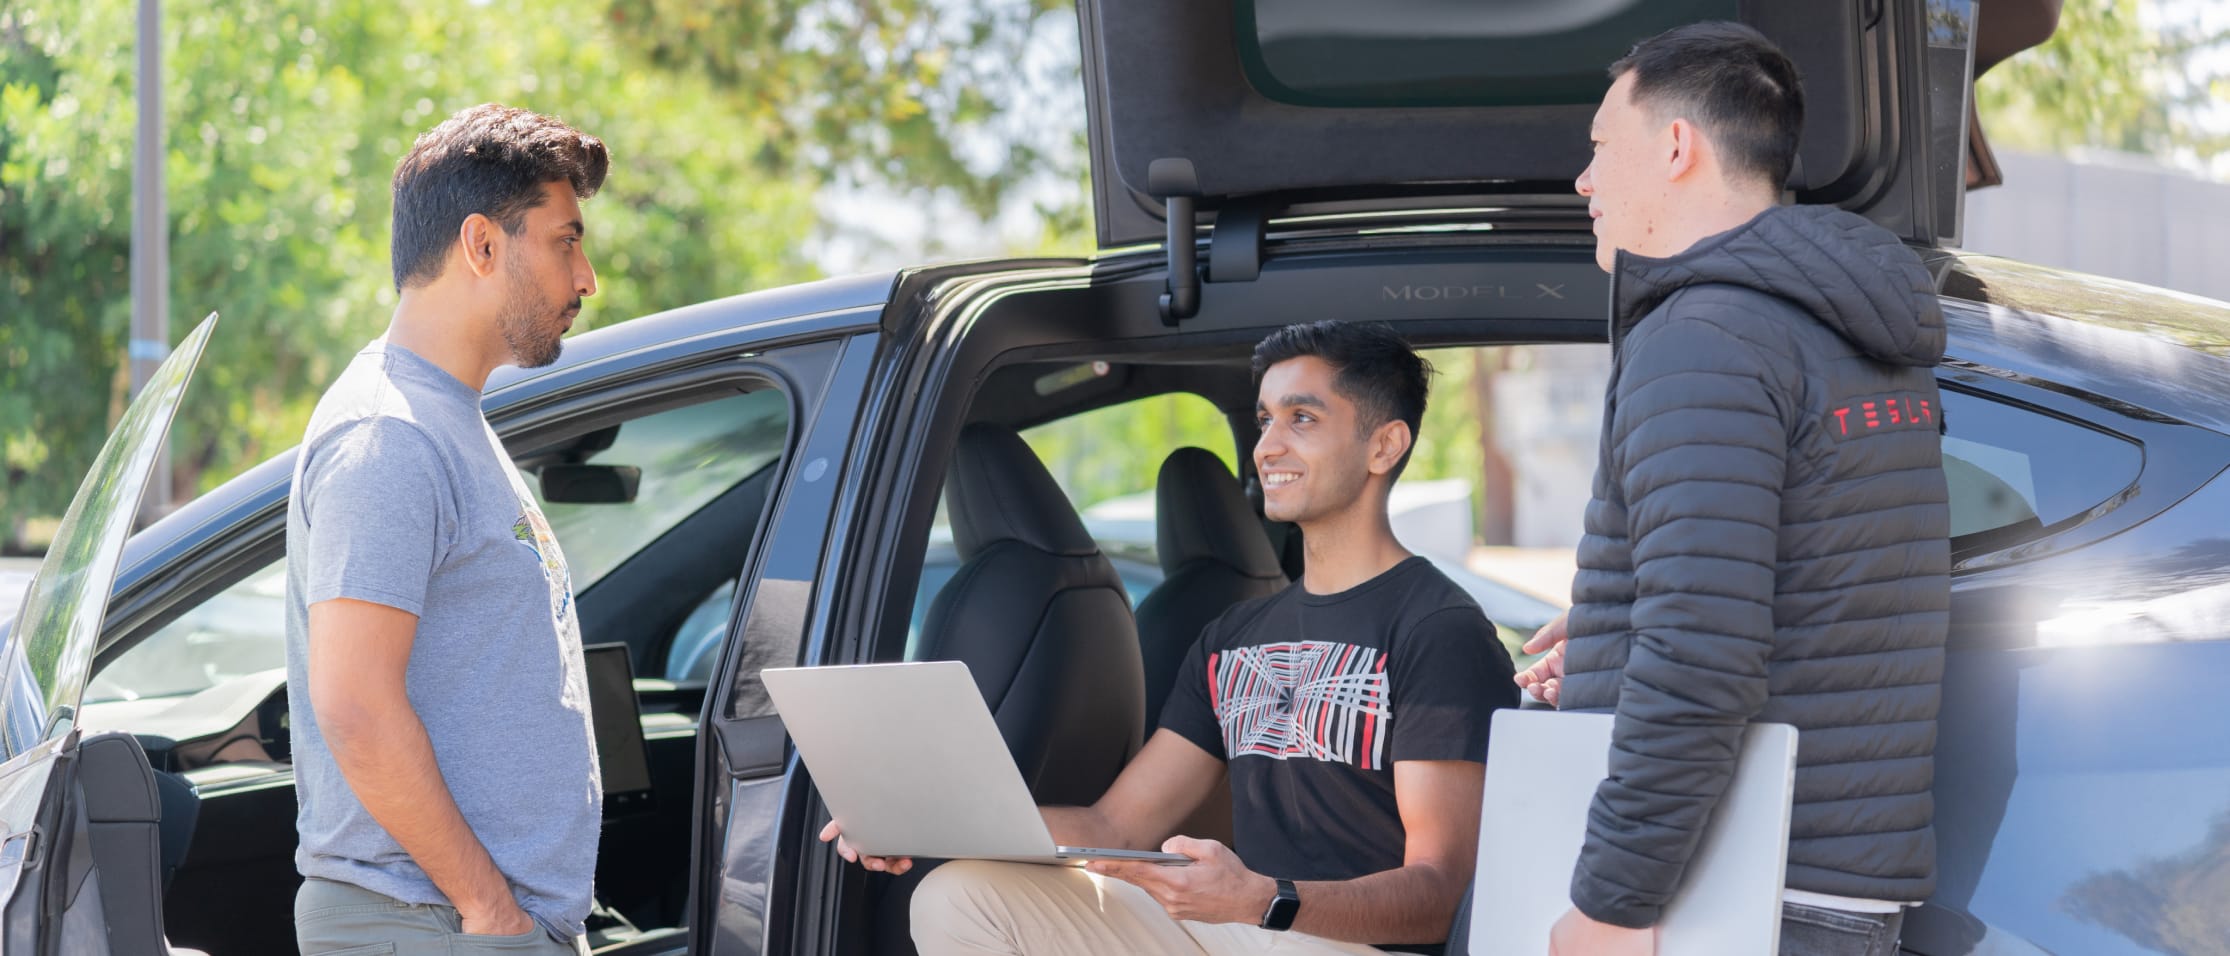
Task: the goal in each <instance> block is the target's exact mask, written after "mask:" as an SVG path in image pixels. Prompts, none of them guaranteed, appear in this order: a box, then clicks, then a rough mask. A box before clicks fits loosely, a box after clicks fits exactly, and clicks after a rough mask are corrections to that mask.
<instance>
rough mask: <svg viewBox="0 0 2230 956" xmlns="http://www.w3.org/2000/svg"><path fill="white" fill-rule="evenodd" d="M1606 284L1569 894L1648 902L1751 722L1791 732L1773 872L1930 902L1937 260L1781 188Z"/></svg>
mask: <svg viewBox="0 0 2230 956" xmlns="http://www.w3.org/2000/svg"><path fill="white" fill-rule="evenodd" d="M1612 299H1613V302H1612V318H1611V353H1612V361H1613V372H1612V378H1611V387H1610V393H1609V395H1608V396H1607V397H1606V399H1605V402H1606V404H1605V408H1604V416H1603V420H1604V424H1605V427H1604V434H1603V444H1602V461H1601V463H1600V465H1599V466H1598V468H1597V471H1596V477H1595V499H1594V501H1593V502H1592V503H1590V504H1589V505H1588V509H1587V534H1586V537H1585V538H1584V539H1583V540H1582V541H1581V542H1580V548H1579V574H1578V576H1577V577H1575V578H1574V579H1573V582H1572V600H1573V607H1572V614H1571V618H1570V625H1569V626H1570V631H1569V633H1570V635H1571V639H1570V643H1569V644H1568V645H1567V649H1566V655H1567V656H1566V665H1565V666H1566V676H1565V680H1564V685H1563V691H1562V698H1561V704H1560V705H1561V706H1562V707H1563V708H1564V709H1567V710H1595V711H1611V710H1615V711H1616V712H1617V714H1618V716H1619V719H1618V722H1617V729H1616V731H1615V732H1614V736H1613V742H1612V747H1611V756H1610V777H1609V779H1607V780H1605V781H1604V783H1603V785H1602V786H1601V788H1600V789H1599V790H1597V792H1596V796H1595V803H1594V805H1593V807H1592V808H1590V810H1589V815H1588V836H1587V844H1586V847H1585V849H1584V850H1583V851H1582V852H1581V855H1580V862H1579V866H1578V868H1577V870H1576V872H1575V873H1574V874H1573V877H1572V899H1573V902H1574V903H1575V904H1576V905H1577V906H1578V907H1579V908H1580V909H1581V910H1582V911H1583V912H1585V913H1587V914H1588V915H1589V916H1592V917H1594V918H1595V919H1598V920H1602V921H1604V922H1609V923H1615V924H1619V925H1624V926H1647V925H1651V924H1654V923H1655V922H1656V921H1657V918H1658V916H1659V914H1660V911H1661V910H1662V908H1663V906H1664V904H1665V902H1666V901H1667V899H1668V898H1669V897H1670V896H1671V895H1672V892H1673V889H1674V887H1675V885H1676V884H1677V883H1678V881H1679V879H1680V875H1681V871H1682V869H1683V868H1684V867H1685V866H1686V863H1687V860H1688V858H1689V856H1690V854H1691V853H1692V852H1693V851H1694V849H1695V845H1696V839H1697V836H1698V832H1699V828H1700V827H1701V826H1702V824H1703V821H1704V820H1705V818H1706V816H1707V815H1708V814H1709V813H1710V811H1711V808H1712V807H1713V805H1714V804H1715V803H1716V802H1717V800H1718V799H1719V796H1720V794H1721V793H1722V792H1723V791H1724V790H1725V788H1726V784H1727V780H1728V778H1729V775H1730V773H1731V772H1732V768H1733V761H1734V755H1735V753H1736V750H1737V747H1738V746H1739V742H1740V736H1741V732H1742V728H1743V725H1744V724H1745V723H1747V722H1749V721H1751V720H1761V721H1775V722H1781V723H1789V724H1794V725H1796V726H1797V728H1799V730H1800V733H1799V735H1798V741H1799V742H1798V755H1797V765H1798V769H1797V773H1796V806H1795V815H1794V817H1793V819H1792V821H1791V826H1790V841H1789V869H1788V885H1789V886H1790V887H1791V888H1794V889H1800V890H1808V891H1812V892H1816V893H1829V894H1834V895H1838V896H1848V897H1860V898H1870V899H1881V900H1891V901H1898V902H1904V901H1916V900H1921V899H1924V898H1925V897H1927V896H1928V894H1929V893H1930V892H1931V891H1933V889H1934V886H1935V856H1936V852H1935V836H1934V832H1933V830H1932V829H1931V819H1932V817H1933V815H1934V805H1933V802H1932V800H1931V797H1930V795H1929V786H1930V783H1931V781H1932V779H1933V777H1934V763H1933V753H1934V750H1935V742H1936V723H1935V721H1936V709H1937V704H1938V702H1939V699H1940V690H1939V682H1940V680H1941V678H1942V674H1943V643H1944V631H1945V626H1946V622H1947V620H1948V611H1949V608H1950V604H1951V593H1950V579H1949V576H1948V570H1949V566H1950V547H1949V543H1948V536H1949V533H1950V512H1949V508H1948V507H1947V505H1946V501H1945V498H1946V493H1945V489H1944V476H1943V460H1942V457H1941V455H1942V452H1941V448H1940V445H1939V440H1940V439H1939V434H1940V428H1941V422H1942V418H1943V413H1942V403H1941V401H1940V400H1939V398H1938V397H1937V393H1936V381H1935V376H1934V373H1933V372H1932V368H1933V367H1934V366H1935V365H1936V364H1937V363H1938V362H1940V361H1941V360H1942V359H1943V348H1944V323H1943V314H1942V312H1941V311H1940V310H1939V308H1938V306H1937V302H1936V297H1935V292H1934V288H1933V286H1932V285H1931V283H1930V282H1929V279H1928V275H1927V273H1926V271H1925V270H1924V269H1923V268H1922V267H1921V264H1920V261H1919V259H1918V258H1917V257H1916V256H1915V255H1914V254H1913V253H1912V252H1911V251H1910V250H1908V249H1906V248H1905V247H1904V246H1903V245H1901V244H1899V242H1898V241H1897V239H1896V237H1894V236H1892V235H1890V234H1889V233H1888V232H1886V231H1884V230H1882V229H1880V228H1878V227H1876V226H1874V225H1872V224H1871V223H1868V222H1867V221H1866V220H1864V219H1861V218H1859V217H1857V216H1854V215H1851V214H1850V213H1846V212H1842V211H1839V210H1834V209H1827V208H1820V207H1802V206H1796V207H1777V208H1774V209H1771V210H1768V211H1766V212H1765V213H1762V214H1760V215H1759V216H1758V217H1757V218H1755V219H1752V220H1751V221H1750V222H1748V223H1746V224H1744V225H1743V226H1741V227H1739V228H1736V229H1734V230H1732V231H1729V232H1726V233H1723V234H1720V235H1718V236H1715V237H1712V238H1710V239H1706V240H1704V241H1703V242H1701V243H1698V244H1697V246H1696V247H1695V248H1693V249H1691V250H1689V251H1688V252H1686V253H1683V254H1681V255H1679V256H1676V257H1673V258H1669V259H1647V258H1641V257H1633V256H1625V255H1621V256H1620V258H1619V261H1618V268H1617V270H1616V272H1615V275H1614V276H1613V280H1612Z"/></svg>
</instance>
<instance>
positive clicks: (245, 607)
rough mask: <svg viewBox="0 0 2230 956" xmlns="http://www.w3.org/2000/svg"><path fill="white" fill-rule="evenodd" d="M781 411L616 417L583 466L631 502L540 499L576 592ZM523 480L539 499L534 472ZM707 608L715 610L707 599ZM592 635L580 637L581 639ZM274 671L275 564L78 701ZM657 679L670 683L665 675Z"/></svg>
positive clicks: (750, 402) (710, 409) (714, 635)
mask: <svg viewBox="0 0 2230 956" xmlns="http://www.w3.org/2000/svg"><path fill="white" fill-rule="evenodd" d="M788 415H789V407H788V405H787V403H786V401H785V400H784V398H783V397H782V393H780V392H778V391H775V390H772V389H769V390H766V391H761V392H752V393H749V394H742V395H735V396H732V397H726V398H721V399H717V400H714V401H710V402H703V403H699V404H696V405H689V406H685V407H682V408H675V409H668V410H666V411H662V412H658V413H656V414H652V415H646V416H644V417H642V418H638V419H635V420H633V421H629V422H626V423H624V424H622V425H621V426H620V428H619V431H618V433H617V435H615V436H614V437H613V439H612V442H611V445H610V447H608V448H604V449H603V450H601V451H596V452H593V453H590V454H587V455H585V456H575V457H578V458H581V459H582V460H581V461H580V462H576V463H585V464H611V465H632V466H635V467H638V468H641V469H642V477H641V480H640V483H639V484H638V485H637V490H636V495H635V498H634V500H632V501H630V502H627V503H624V504H621V503H614V504H570V503H561V502H551V501H540V503H541V506H542V509H543V514H544V515H545V517H547V518H548V519H549V522H550V525H551V527H552V529H553V531H554V533H555V535H556V537H557V539H558V541H559V542H560V543H561V545H562V546H563V547H564V548H565V555H566V560H567V563H568V564H569V565H570V568H571V571H572V575H573V590H574V592H575V593H576V594H578V593H580V592H582V591H584V590H586V589H587V588H588V587H589V586H590V585H592V584H594V583H596V581H598V580H599V579H601V578H602V577H603V576H604V575H605V574H607V573H609V572H610V571H611V570H612V569H613V568H615V567H617V566H618V565H619V564H620V563H621V562H623V561H625V560H626V559H627V558H628V557H629V556H631V555H633V554H634V553H635V552H637V551H640V550H641V549H642V548H643V547H644V546H645V545H648V544H649V543H651V542H652V541H655V540H657V539H658V537H659V536H660V535H663V534H665V533H666V532H667V531H669V530H672V529H673V527H674V526H675V525H677V524H679V523H680V522H681V521H682V520H683V519H685V518H687V517H688V516H689V515H691V514H693V513H695V512H696V511H697V510H698V509H700V508H702V507H704V506H705V505H706V504H707V503H709V502H710V501H712V499H714V498H716V497H718V496H719V495H720V493H721V492H723V491H726V490H728V489H729V488H732V487H734V486H735V485H736V483H737V482H740V481H742V480H743V479H745V478H747V477H750V476H751V475H752V474H755V473H757V472H758V471H759V469H761V468H765V467H766V466H767V465H769V464H771V463H773V462H774V460H775V459H776V458H778V457H780V455H781V453H782V444H783V441H784V439H785V436H786V434H787V429H788ZM526 477H527V479H528V480H527V485H528V487H529V488H532V489H534V492H535V495H536V498H537V499H538V500H539V499H541V497H542V491H541V488H540V487H539V483H538V482H537V481H536V480H535V475H533V474H531V473H530V474H528V475H527V476H526ZM734 593H735V590H734V588H733V587H725V588H722V589H720V590H719V591H717V592H716V593H715V594H714V595H713V597H712V598H711V599H708V600H707V601H706V605H707V606H706V607H703V608H700V613H696V614H692V615H691V616H690V618H689V620H688V621H686V622H684V623H683V624H682V625H681V627H680V629H679V632H678V633H677V634H676V635H675V637H676V641H675V644H674V647H673V650H672V651H671V652H670V654H669V657H668V661H669V664H670V666H669V667H667V668H666V670H667V671H669V672H673V671H675V670H676V668H679V671H680V673H681V675H683V676H686V675H687V674H688V672H689V669H690V668H691V667H692V666H694V665H695V663H696V662H698V661H701V660H704V659H706V656H707V654H708V653H709V650H708V649H709V648H713V647H717V646H718V641H719V638H720V636H721V635H722V634H724V633H726V626H727V620H728V610H729V603H730V602H731V601H733V599H734ZM713 605H717V606H713ZM593 639H594V638H593V636H592V637H591V640H593ZM285 666H286V560H285V559H284V558H281V559H280V560H277V561H273V562H272V563H271V564H269V565H267V566H265V567H263V568H261V569H259V570H257V571H255V572H254V573H251V574H249V575H248V576H247V577H246V578H243V579H241V580H240V581H238V582H236V583H234V584H233V585H231V586H230V587H227V588H225V589H224V590H222V591H219V592H217V593H216V594H215V595H214V596H212V597H210V598H208V599H207V600H205V601H203V602H201V603H200V604H198V605H195V606H194V607H193V608H191V609H189V610H187V611H186V612H185V613H184V614H182V615H180V616H179V617H177V618H176V619H174V620H172V621H171V622H170V623H168V624H165V625H163V626H162V628H161V629H159V630H157V631H155V632H154V633H153V634H150V635H148V636H147V637H145V638H143V639H142V640H141V641H140V642H139V643H138V644H136V645H134V646H133V647H132V648H131V649H130V650H128V651H126V652H124V653H123V654H122V655H120V656H118V657H117V658H116V659H115V660H114V661H112V662H110V664H109V665H108V666H107V667H105V668H103V669H102V670H101V672H100V673H99V674H97V675H95V676H94V678H93V679H92V681H91V682H90V683H89V684H88V685H87V687H86V698H87V701H88V702H89V703H98V702H114V701H129V700H137V699H141V698H153V697H173V696H179V695H184V694H193V693H198V692H200V691H203V690H206V689H208V688H210V687H214V686H216V685H217V684H219V683H222V682H224V681H226V680H228V679H231V678H234V677H239V676H242V675H246V674H253V673H257V672H259V671H266V670H272V669H275V668H283V667H285ZM666 676H668V677H670V678H673V679H680V677H678V676H676V675H675V674H673V673H669V674H667V675H666Z"/></svg>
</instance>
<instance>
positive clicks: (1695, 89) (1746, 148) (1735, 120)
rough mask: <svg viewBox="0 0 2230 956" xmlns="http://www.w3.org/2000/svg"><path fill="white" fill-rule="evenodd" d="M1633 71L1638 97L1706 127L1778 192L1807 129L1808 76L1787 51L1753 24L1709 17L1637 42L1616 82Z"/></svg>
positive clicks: (1731, 160) (1615, 71) (1741, 168)
mask: <svg viewBox="0 0 2230 956" xmlns="http://www.w3.org/2000/svg"><path fill="white" fill-rule="evenodd" d="M1628 73H1632V74H1634V103H1635V104H1636V105H1640V106H1645V107H1648V108H1651V109H1653V110H1656V111H1658V112H1660V113H1663V112H1667V111H1669V112H1673V113H1677V114H1680V115H1682V116H1683V117H1685V118H1686V119H1688V120H1690V121H1692V122H1694V123H1695V124H1696V125H1697V126H1698V127H1700V128H1702V129H1703V131H1704V133H1705V135H1708V136H1710V137H1711V141H1712V143H1714V144H1716V145H1717V146H1718V147H1719V149H1720V150H1721V151H1723V152H1724V154H1725V156H1726V157H1727V165H1728V166H1729V167H1731V168H1733V169H1734V170H1735V171H1736V172H1739V173H1742V174H1745V175H1747V176H1750V177H1754V178H1757V179H1762V180H1764V181H1765V182H1766V184H1767V185H1769V186H1771V187H1772V188H1773V189H1774V190H1775V191H1779V190H1780V189H1781V188H1782V187H1783V186H1784V185H1786V184H1787V183H1788V181H1789V170H1790V169H1791V168H1792V167H1793V166H1794V165H1795V163H1796V143H1797V136H1798V134H1800V133H1801V132H1803V128H1804V88H1803V85H1802V83H1803V81H1802V80H1801V79H1800V78H1799V77H1798V76H1797V74H1796V65H1795V64H1793V63H1790V62H1789V57H1788V54H1785V53H1782V52H1781V48H1780V47H1777V46H1775V45H1773V41H1771V40H1768V39H1766V38H1765V36H1764V34H1761V33H1759V32H1758V31H1756V30H1753V29H1751V28H1749V27H1746V26H1743V25H1742V24H1739V23H1728V22H1726V21H1723V20H1721V21H1706V22H1703V23H1691V24H1688V25H1686V26H1679V27H1674V28H1672V29H1670V30H1667V31H1665V32H1663V33H1660V34H1657V35H1656V36H1653V37H1650V38H1649V39H1647V40H1643V41H1642V42H1640V43H1637V44H1635V45H1634V49H1633V52H1631V53H1628V54H1626V55H1625V56H1623V57H1620V58H1619V60H1618V62H1616V63H1613V64H1611V80H1612V81H1613V82H1616V81H1617V80H1618V78H1619V77H1622V76H1625V75H1626V74H1628Z"/></svg>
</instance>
